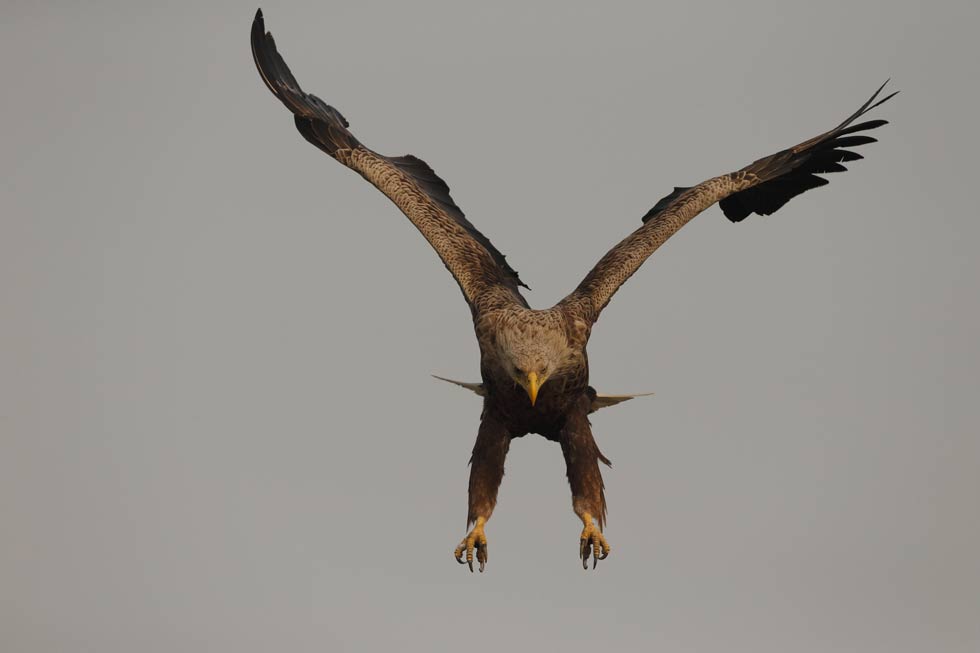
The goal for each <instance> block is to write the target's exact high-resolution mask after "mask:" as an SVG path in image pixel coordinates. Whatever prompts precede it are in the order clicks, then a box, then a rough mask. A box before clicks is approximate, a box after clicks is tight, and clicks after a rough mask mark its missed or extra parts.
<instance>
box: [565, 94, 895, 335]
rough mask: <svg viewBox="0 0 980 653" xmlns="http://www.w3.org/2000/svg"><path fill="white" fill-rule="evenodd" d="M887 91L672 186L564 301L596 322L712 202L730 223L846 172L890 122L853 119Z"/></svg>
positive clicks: (767, 209) (772, 207)
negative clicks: (742, 159) (713, 172)
mask: <svg viewBox="0 0 980 653" xmlns="http://www.w3.org/2000/svg"><path fill="white" fill-rule="evenodd" d="M886 84H887V82H886ZM883 88H884V84H882V86H881V88H879V89H878V90H877V91H876V92H875V94H874V95H872V96H871V99H869V100H868V101H867V102H865V103H864V105H862V106H861V108H860V109H858V110H857V111H855V112H854V113H853V114H852V115H851V116H849V117H848V118H847V119H846V120H844V122H842V123H841V124H839V125H838V126H837V127H835V128H833V129H831V130H830V131H827V132H824V133H823V134H820V135H819V136H816V137H814V138H811V139H810V140H807V141H804V142H802V143H800V144H799V145H795V146H793V147H791V148H788V149H785V150H782V151H780V152H777V153H775V154H773V155H771V156H767V157H764V158H762V159H759V160H758V161H756V162H755V163H752V164H751V165H748V166H746V167H744V168H742V169H741V170H737V171H735V172H732V173H730V174H727V175H721V176H720V177H714V178H712V179H709V180H707V181H704V182H702V183H700V184H698V185H697V186H694V187H691V188H680V187H679V188H675V189H674V192H672V193H670V194H669V195H667V196H666V197H664V198H663V199H661V200H660V201H659V202H657V204H656V205H655V206H654V207H653V208H652V209H650V211H649V212H648V213H647V214H646V215H645V216H643V226H641V227H640V228H639V229H637V230H636V231H634V232H633V233H631V234H630V235H629V236H627V237H626V238H624V239H623V240H622V241H620V243H619V244H618V245H616V246H615V247H613V248H612V249H611V250H609V251H608V252H607V253H606V255H605V256H603V257H602V258H601V259H600V260H599V262H598V263H596V265H595V267H594V268H592V270H591V271H590V272H589V274H588V275H587V276H586V277H585V279H583V280H582V283H580V284H579V285H578V287H577V288H576V289H575V290H574V291H572V293H571V294H570V295H568V297H566V298H565V299H563V300H562V302H561V304H562V305H563V306H564V307H565V308H566V310H569V311H570V312H572V313H574V314H575V315H577V316H579V317H581V318H582V319H584V320H587V321H588V322H589V323H592V322H595V321H596V320H597V319H598V317H599V313H600V312H601V311H602V309H603V308H605V306H606V304H608V303H609V300H610V299H611V298H612V296H613V294H614V293H615V292H616V291H617V290H618V289H619V287H620V286H621V285H623V283H624V282H625V281H626V280H627V279H629V278H630V277H631V276H632V275H633V273H634V272H636V271H637V270H638V269H639V267H640V266H641V265H642V264H643V262H644V261H645V260H646V259H647V258H648V257H649V256H650V255H651V254H653V252H654V251H656V250H657V248H658V247H660V246H661V245H662V244H663V243H664V242H665V241H666V240H667V239H668V238H670V237H671V236H672V235H674V234H675V233H676V232H677V231H678V230H679V229H680V228H681V227H683V226H684V225H685V224H687V223H688V221H690V220H691V219H692V218H694V216H696V215H698V214H699V213H701V212H702V211H704V210H705V209H707V208H708V207H710V206H711V205H712V204H714V203H715V202H719V203H720V205H721V209H722V211H723V212H724V213H725V216H726V217H727V218H728V219H729V220H731V221H732V222H740V221H741V220H744V219H745V218H746V217H747V216H748V215H749V214H751V213H757V214H759V215H769V214H771V213H773V212H775V211H776V210H778V209H779V208H780V207H782V206H783V205H784V204H785V203H786V202H788V201H789V200H791V199H792V198H794V197H796V196H797V195H799V194H800V193H803V192H805V191H808V190H810V189H811V188H817V187H819V186H823V185H825V184H827V183H828V181H827V180H826V179H824V178H823V177H818V176H817V175H818V174H823V173H828V172H842V171H844V170H847V168H845V167H844V165H843V164H844V163H846V162H848V161H855V160H857V159H861V158H863V157H862V156H861V155H860V154H858V153H856V152H852V151H851V150H849V149H848V148H851V147H855V146H858V145H864V144H866V143H873V142H875V140H876V139H874V138H872V137H870V136H867V135H864V134H860V133H859V132H864V131H867V130H869V129H875V128H877V127H881V126H882V125H885V124H887V121H885V120H869V121H866V122H862V123H858V124H853V123H854V121H855V120H857V119H858V118H860V117H861V116H862V115H864V114H865V113H867V112H868V111H870V110H872V109H874V108H875V107H876V106H878V105H879V104H881V103H882V102H885V101H886V100H888V99H889V98H891V97H892V96H894V95H895V93H892V94H890V95H887V96H885V97H884V98H882V99H881V100H878V101H875V100H876V99H877V97H878V95H879V94H880V93H881V91H882V89H883ZM896 93H897V91H896Z"/></svg>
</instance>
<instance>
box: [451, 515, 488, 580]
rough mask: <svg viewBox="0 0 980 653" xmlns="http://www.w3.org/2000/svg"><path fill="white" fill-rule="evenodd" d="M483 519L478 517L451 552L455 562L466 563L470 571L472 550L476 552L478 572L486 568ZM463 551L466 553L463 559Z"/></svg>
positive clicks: (485, 540)
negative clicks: (473, 525)
mask: <svg viewBox="0 0 980 653" xmlns="http://www.w3.org/2000/svg"><path fill="white" fill-rule="evenodd" d="M484 523H485V520H483V519H478V520H477V522H476V526H475V527H474V528H473V530H471V531H470V532H469V533H467V534H466V537H464V538H463V541H462V542H460V543H459V546H457V547H456V550H455V551H454V552H453V556H454V557H455V558H456V562H458V563H459V564H461V565H462V564H466V565H468V566H469V568H470V573H472V572H473V552H474V551H475V552H476V559H477V561H478V562H479V563H480V573H481V574H482V573H483V570H484V569H486V566H487V560H489V555H488V553H487V536H486V534H484V532H483V524H484ZM463 553H466V559H465V560H464V559H463Z"/></svg>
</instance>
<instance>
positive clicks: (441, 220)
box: [252, 9, 527, 310]
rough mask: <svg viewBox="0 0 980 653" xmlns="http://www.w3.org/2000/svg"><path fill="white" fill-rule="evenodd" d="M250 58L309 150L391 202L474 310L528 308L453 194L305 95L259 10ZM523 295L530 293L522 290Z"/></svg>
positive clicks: (415, 163) (415, 162)
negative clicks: (374, 146)
mask: <svg viewBox="0 0 980 653" xmlns="http://www.w3.org/2000/svg"><path fill="white" fill-rule="evenodd" d="M252 56H253V57H254V58H255V65H256V66H258V69H259V74H260V75H261V76H262V80H263V81H264V82H265V85H266V86H268V87H269V90H270V91H272V93H273V94H274V95H275V96H276V97H277V98H279V100H280V101H281V102H282V103H283V104H285V105H286V108H288V109H289V110H290V111H292V112H293V114H294V116H295V121H296V128H297V129H298V130H299V132H300V133H301V134H302V135H303V137H304V138H305V139H306V140H308V141H309V142H310V143H313V144H314V145H316V146H317V147H318V148H320V149H321V150H323V151H324V152H326V153H327V154H329V155H330V156H332V157H333V158H334V159H336V160H337V161H340V162H341V163H343V164H344V165H345V166H347V167H348V168H351V169H353V170H355V171H357V172H358V173H360V175H361V176H362V177H364V178H365V179H367V180H368V181H369V182H371V183H372V184H373V185H374V186H375V187H376V188H377V189H378V190H380V191H381V192H382V193H384V194H385V195H387V196H388V198H389V199H391V201H393V202H394V203H395V204H396V205H397V206H398V208H399V209H401V210H402V212H403V213H404V214H405V215H406V216H408V219H409V220H411V221H412V223H413V224H414V225H415V226H416V227H417V228H418V230H419V231H420V232H422V235H423V236H425V239H426V240H428V241H429V244H431V245H432V247H433V248H434V249H435V250H436V253H437V254H439V258H441V259H442V262H443V263H445V265H446V267H447V268H448V269H449V271H450V272H451V273H452V275H453V277H455V278H456V281H457V282H458V283H459V287H460V289H461V290H462V291H463V295H464V296H465V297H466V300H467V301H468V302H469V303H470V306H471V307H473V308H474V310H477V309H479V308H489V307H492V306H498V305H502V304H512V303H515V302H516V303H519V304H521V305H523V306H527V303H526V302H525V301H524V298H523V297H521V294H520V292H519V290H518V286H524V283H523V282H521V280H520V278H519V277H518V276H517V272H515V271H514V269H513V268H511V267H510V265H508V264H507V261H506V260H505V258H504V255H503V254H501V253H500V252H499V251H498V250H497V248H496V247H494V246H493V245H492V244H491V243H490V241H489V240H488V239H487V238H486V236H484V235H483V234H481V233H480V232H479V231H478V230H477V229H476V227H474V226H473V225H472V224H471V223H470V222H469V220H467V219H466V217H465V216H464V215H463V212H462V211H460V209H459V207H458V206H456V203H455V202H454V201H453V199H452V197H450V195H449V187H448V186H447V185H446V182H444V181H443V180H442V179H440V178H439V177H438V175H436V173H435V172H433V170H432V168H430V167H429V166H428V164H426V163H425V161H422V160H421V159H418V158H416V157H414V156H412V155H406V156H399V157H388V156H383V155H381V154H378V153H377V152H374V151H372V150H370V149H368V148H366V147H365V146H364V145H362V144H361V143H360V141H358V140H357V138H355V137H354V135H353V134H352V133H351V132H350V131H349V130H348V129H347V127H348V123H347V120H345V119H344V117H343V116H342V115H340V112H339V111H337V110H336V109H334V108H333V107H332V106H330V105H328V104H326V103H325V102H324V101H323V100H321V99H320V98H318V97H317V96H315V95H312V94H310V93H305V92H303V89H301V88H300V86H299V84H298V83H297V82H296V78H295V77H293V74H292V73H291V72H290V71H289V68H288V67H287V66H286V62H285V61H283V58H282V57H281V56H280V55H279V52H278V51H277V50H276V43H275V41H274V40H273V38H272V34H270V33H268V32H266V31H265V22H264V20H263V18H262V10H261V9H260V10H259V11H258V12H257V13H256V14H255V20H254V22H253V23H252ZM525 287H526V286H525Z"/></svg>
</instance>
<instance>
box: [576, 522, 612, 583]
mask: <svg viewBox="0 0 980 653" xmlns="http://www.w3.org/2000/svg"><path fill="white" fill-rule="evenodd" d="M580 517H581V518H582V523H583V524H584V528H583V529H582V535H581V536H580V537H579V557H580V558H581V559H582V569H588V568H589V564H588V563H589V554H592V568H593V569H595V567H596V565H597V564H598V563H599V561H600V560H605V559H606V558H607V557H608V556H609V553H610V552H611V551H612V547H610V546H609V542H607V541H606V537H605V536H604V535H603V534H602V531H600V530H599V527H598V526H596V525H595V523H593V521H592V515H591V514H589V513H587V512H585V513H582V514H581V515H580Z"/></svg>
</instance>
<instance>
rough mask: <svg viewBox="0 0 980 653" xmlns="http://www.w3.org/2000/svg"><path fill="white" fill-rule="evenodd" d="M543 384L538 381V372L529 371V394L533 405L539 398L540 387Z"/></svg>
mask: <svg viewBox="0 0 980 653" xmlns="http://www.w3.org/2000/svg"><path fill="white" fill-rule="evenodd" d="M540 387H541V384H540V383H538V375H537V373H536V372H528V373H527V396H528V397H530V398H531V405H532V406H533V405H534V402H535V401H537V400H538V388H540Z"/></svg>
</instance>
